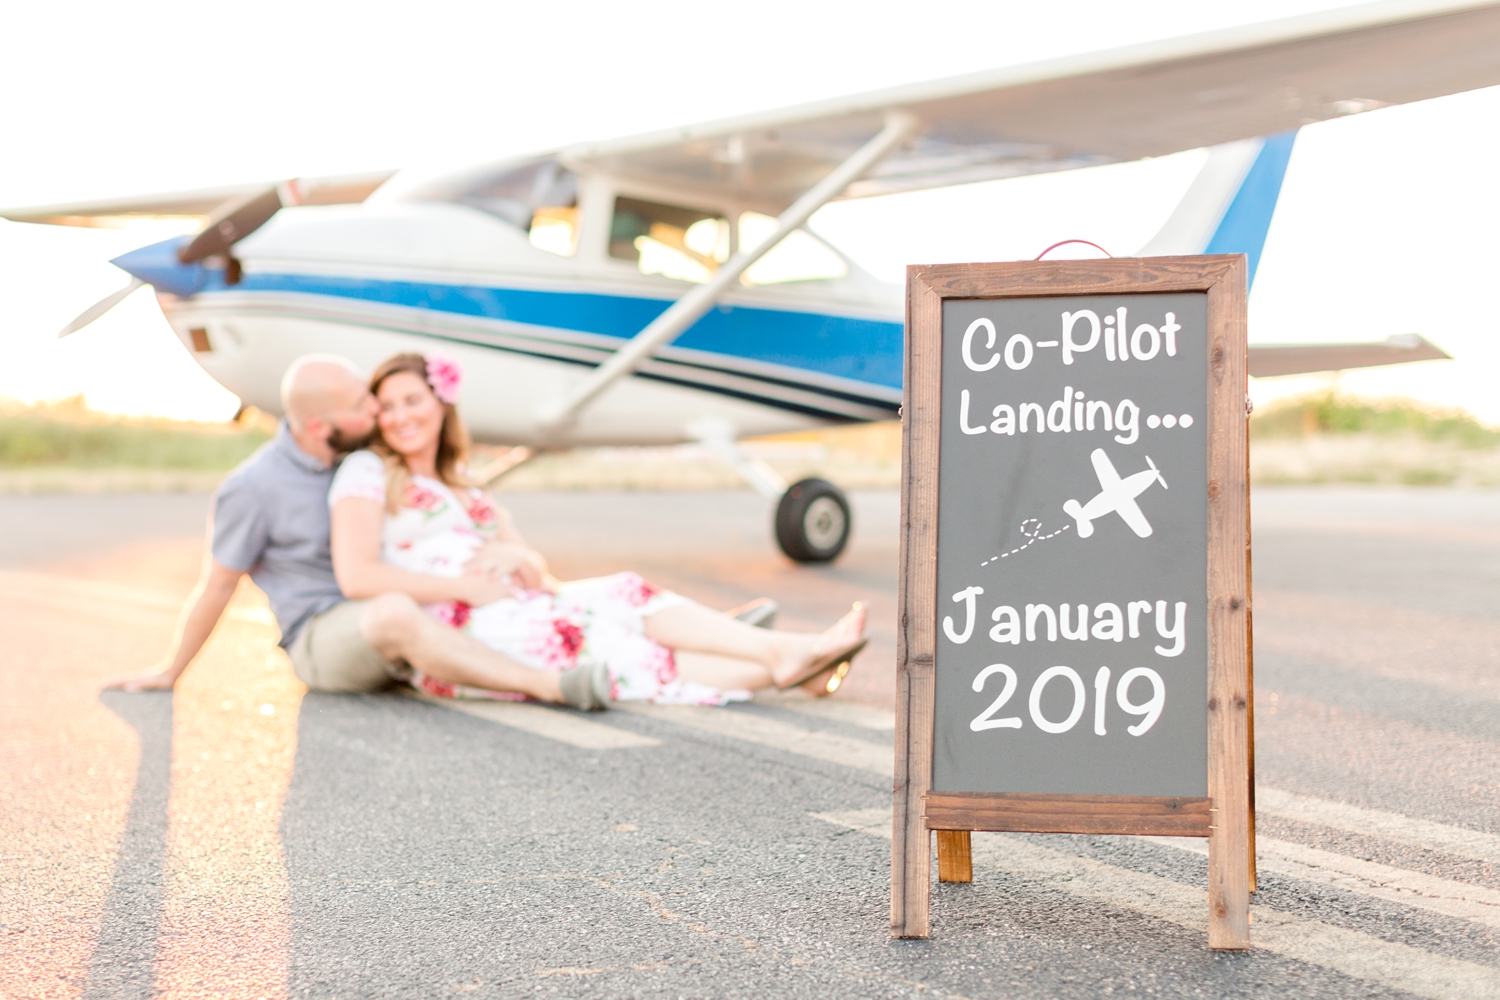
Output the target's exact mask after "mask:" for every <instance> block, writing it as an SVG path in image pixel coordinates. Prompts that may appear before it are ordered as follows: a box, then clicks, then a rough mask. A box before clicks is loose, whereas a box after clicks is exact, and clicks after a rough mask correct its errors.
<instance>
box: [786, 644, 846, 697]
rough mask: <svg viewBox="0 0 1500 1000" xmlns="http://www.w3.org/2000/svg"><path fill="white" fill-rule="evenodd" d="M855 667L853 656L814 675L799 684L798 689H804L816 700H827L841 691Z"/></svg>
mask: <svg viewBox="0 0 1500 1000" xmlns="http://www.w3.org/2000/svg"><path fill="white" fill-rule="evenodd" d="M856 652H858V650H856ZM853 666H854V657H853V655H851V656H850V657H849V658H848V659H846V660H843V661H841V662H839V663H835V664H834V665H833V666H831V667H829V668H828V669H826V670H823V671H821V672H819V673H816V674H813V675H812V676H811V677H809V678H808V679H807V680H805V681H803V682H802V683H801V684H799V685H798V687H800V688H802V690H804V691H806V692H807V693H808V694H810V695H812V696H813V697H814V698H827V697H828V696H829V695H831V694H833V693H834V692H835V691H837V690H838V689H839V686H840V685H841V684H843V683H844V678H845V677H848V676H849V669H850V668H851V667H853Z"/></svg>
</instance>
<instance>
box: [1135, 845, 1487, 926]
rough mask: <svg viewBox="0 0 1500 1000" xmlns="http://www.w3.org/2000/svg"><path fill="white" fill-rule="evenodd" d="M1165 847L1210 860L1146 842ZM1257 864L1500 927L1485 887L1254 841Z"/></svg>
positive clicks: (1197, 850)
mask: <svg viewBox="0 0 1500 1000" xmlns="http://www.w3.org/2000/svg"><path fill="white" fill-rule="evenodd" d="M1143 839H1145V840H1150V841H1153V842H1155V843H1158V844H1161V845H1163V846H1165V847H1175V848H1177V849H1178V850H1180V851H1189V852H1191V853H1193V854H1201V855H1204V856H1207V855H1208V842H1207V841H1204V840H1199V839H1194V838H1188V837H1145V838H1143ZM1255 853H1256V864H1257V865H1258V866H1259V868H1260V869H1261V870H1262V871H1272V872H1276V873H1277V874H1279V875H1289V876H1291V877H1292V878H1298V879H1305V880H1306V881H1309V882H1320V883H1322V884H1324V885H1330V886H1333V887H1335V888H1338V889H1344V890H1346V891H1349V892H1357V893H1359V894H1360V895H1363V896H1373V897H1375V898H1377V899H1384V900H1387V901H1389V902H1392V903H1400V904H1402V905H1403V906H1412V907H1416V908H1417V909H1421V910H1429V911H1431V912H1433V913H1441V914H1442V915H1443V916H1446V917H1458V918H1459V919H1461V920H1472V921H1474V922H1475V923H1479V924H1484V925H1485V926H1487V927H1500V892H1496V891H1495V890H1494V889H1486V888H1485V887H1484V886H1479V885H1469V884H1467V883H1464V882H1454V881H1452V880H1450V879H1445V878H1438V877H1437V876H1435V875H1425V874H1423V873H1422V872H1414V871H1408V870H1407V869H1405V868H1394V867H1392V866H1390V865H1382V864H1377V863H1375V862H1373V861H1365V860H1362V859H1360V858H1351V857H1349V856H1347V855H1344V854H1335V853H1333V852H1332V851H1324V850H1319V849H1318V848H1316V847H1307V846H1304V845H1302V844H1294V843H1292V842H1291V841H1288V840H1273V839H1270V838H1267V837H1257V838H1256V841H1255Z"/></svg>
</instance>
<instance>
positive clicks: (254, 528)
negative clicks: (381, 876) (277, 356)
mask: <svg viewBox="0 0 1500 1000" xmlns="http://www.w3.org/2000/svg"><path fill="white" fill-rule="evenodd" d="M281 403H282V409H283V411H284V412H285V413H286V419H285V420H283V421H282V423H281V426H280V427H278V428H277V431H276V437H275V438H274V439H273V440H271V441H268V442H267V443H266V444H265V445H264V446H262V447H261V448H260V449H259V450H258V451H256V453H255V454H254V455H251V456H250V457H249V458H248V459H246V460H245V461H244V462H243V463H242V464H241V465H240V466H239V467H238V468H236V469H235V470H234V471H233V472H231V473H230V474H229V476H228V478H226V479H225V480H224V482H223V483H222V484H220V486H219V490H218V492H217V493H216V494H215V495H214V509H213V514H212V516H211V517H210V519H209V549H210V553H211V555H210V557H209V558H208V559H207V560H206V562H205V565H204V570H203V576H202V577H201V578H200V580H199V582H198V586H197V589H196V590H195V591H194V592H193V596H192V597H191V598H190V599H189V601H188V605H187V607H186V608H185V609H184V612H183V617H182V621H181V624H180V625H179V627H178V630H177V636H176V639H175V641H174V642H173V646H172V650H171V652H170V654H169V655H168V657H167V659H166V661H165V663H164V664H163V665H162V667H161V668H160V669H159V670H157V671H154V672H152V673H148V674H143V675H139V676H133V677H127V678H121V679H119V680H115V681H111V682H110V683H109V684H108V685H106V686H108V687H118V688H123V689H124V690H126V691H146V690H152V689H159V688H170V687H172V686H173V685H174V684H176V683H177V678H179V677H181V676H182V673H183V671H184V670H186V669H187V668H188V665H189V664H190V663H192V661H193V658H194V657H195V656H197V655H198V651H199V650H200V649H202V648H203V644H204V643H205V642H206V641H207V640H208V637H209V635H210V634H211V633H212V632H213V630H214V626H216V625H217V624H218V622H219V618H220V617H221V616H222V615H223V614H224V609H225V607H227V606H228V604H229V600H230V598H231V597H233V596H234V591H235V588H236V587H238V586H239V582H240V577H242V576H244V575H245V574H247V573H248V574H249V575H250V578H251V579H252V580H254V581H255V584H256V586H258V587H260V589H261V590H262V591H264V592H265V594H266V597H267V598H268V599H269V600H270V602H271V611H272V612H273V613H274V614H275V615H276V622H277V624H278V625H280V627H281V647H282V648H283V649H285V650H286V651H287V654H288V655H289V656H290V657H291V660H292V668H293V670H295V671H296V673H297V676H298V677H299V678H300V679H301V680H302V682H303V683H304V684H306V685H307V686H308V687H309V688H310V689H312V690H314V691H372V690H377V689H379V688H382V687H386V686H388V685H389V684H391V683H392V682H393V681H398V680H401V679H403V678H404V677H406V676H408V674H409V669H410V668H409V666H408V665H410V666H411V667H416V668H417V669H418V670H421V671H422V672H423V673H425V674H427V675H428V676H431V677H435V678H437V679H438V680H442V681H449V682H452V683H455V684H466V685H469V686H472V687H481V688H488V689H490V690H494V691H513V692H519V693H521V694H525V695H529V696H531V697H533V698H536V699H538V700H539V701H550V702H565V703H567V704H570V705H573V706H574V707H575V708H585V709H599V708H604V707H606V706H607V693H606V690H605V689H604V687H603V685H602V684H601V683H600V681H599V678H598V677H595V676H592V674H593V673H599V672H600V671H599V670H593V669H592V668H579V671H570V672H568V673H565V674H562V675H558V674H554V673H550V672H547V671H541V670H532V669H531V668H529V667H524V666H522V665H520V664H518V663H516V662H514V661H513V660H509V659H507V658H506V657H504V656H501V655H500V654H499V653H496V652H494V651H493V650H491V649H488V648H487V647H485V646H482V645H480V644H479V643H478V642H476V641H474V640H473V639H472V638H470V637H469V636H467V635H465V634H464V633H462V632H460V631H458V630H457V629H454V628H451V627H449V626H447V625H444V624H442V623H440V622H438V621H437V620H435V619H434V618H432V617H431V616H430V615H428V614H426V613H425V612H423V611H422V609H421V608H420V607H418V605H417V604H416V602H415V601H413V600H412V599H411V598H410V597H408V596H407V595H405V594H384V595H381V596H380V597H376V598H373V599H371V600H366V601H346V600H345V599H344V595H343V594H342V593H341V592H340V591H339V585H338V582H337V580H335V579H334V575H333V560H332V557H331V556H330V554H329V545H328V535H329V527H328V485H329V483H330V482H331V481H332V479H333V471H334V467H335V466H336V465H337V463H338V459H339V458H340V457H341V456H342V455H344V454H347V453H348V452H351V451H354V450H356V449H357V448H360V447H362V446H363V444H364V442H365V441H366V440H367V439H368V438H369V437H370V435H371V433H372V432H373V431H374V429H375V415H376V411H377V407H376V403H375V398H374V397H373V396H371V395H370V391H369V389H368V387H367V386H366V383H365V378H364V376H363V375H362V374H361V373H360V371H359V370H358V369H357V368H356V367H355V366H354V364H353V363H352V362H350V361H347V360H345V359H343V358H339V357H335V356H332V355H309V356H307V357H304V358H299V359H298V360H297V361H295V362H293V364H292V366H291V368H289V369H288V370H287V373H286V377H285V378H283V379H282V382H281ZM490 561H491V562H494V561H495V560H494V559H493V558H492V559H491V560H490ZM580 671H590V674H589V675H588V676H585V675H584V674H583V673H580ZM574 674H578V676H573V675H574ZM606 681H607V677H606ZM564 691H566V692H567V696H566V697H565V696H564V694H563V692H564Z"/></svg>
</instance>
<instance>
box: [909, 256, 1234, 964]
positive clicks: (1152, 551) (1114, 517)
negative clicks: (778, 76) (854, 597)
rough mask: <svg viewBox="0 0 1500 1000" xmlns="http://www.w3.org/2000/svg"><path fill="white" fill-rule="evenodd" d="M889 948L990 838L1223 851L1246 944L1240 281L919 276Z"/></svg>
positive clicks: (1218, 885) (1090, 272)
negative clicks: (1126, 840)
mask: <svg viewBox="0 0 1500 1000" xmlns="http://www.w3.org/2000/svg"><path fill="white" fill-rule="evenodd" d="M907 316H908V322H907V369H906V400H905V406H904V409H903V420H904V425H905V431H906V437H905V458H904V488H903V523H902V596H901V603H902V618H901V622H902V628H901V633H902V634H901V649H900V664H899V693H898V705H897V761H896V779H897V784H896V815H895V829H894V831H893V833H894V837H893V842H894V845H895V851H894V855H893V871H892V884H893V897H892V911H891V912H892V928H893V933H894V934H895V935H897V936H901V937H924V936H926V934H927V901H928V894H929V892H930V886H929V884H928V883H929V880H930V877H929V873H928V865H929V864H930V853H931V847H930V841H931V837H930V836H929V833H930V832H933V831H935V832H937V833H938V853H939V870H940V878H941V879H942V880H944V881H967V880H968V879H969V878H970V877H971V875H970V865H969V858H968V836H969V831H973V830H999V831H1027V832H1042V833H1047V832H1054V833H1115V834H1151V835H1166V836H1173V835H1175V836H1200V837H1208V838H1209V856H1210V857H1209V861H1210V873H1209V876H1210V877H1209V881H1210V944H1211V945H1212V946H1214V947H1222V948H1242V947H1246V946H1248V936H1247V931H1248V928H1247V924H1248V903H1249V891H1250V879H1251V878H1253V871H1252V862H1251V860H1250V859H1251V851H1250V836H1251V831H1250V795H1251V790H1250V747H1249V738H1250V735H1249V734H1250V671H1249V566H1248V527H1247V514H1248V509H1249V507H1248V494H1247V479H1246V454H1247V451H1246V373H1247V367H1246V350H1245V264H1244V258H1243V257H1240V256H1238V255H1235V256H1207V257H1175V258H1148V259H1119V260H1109V261H1063V262H1049V263H1042V262H1026V263H1015V264H983V265H947V266H935V267H913V268H911V269H909V271H908V314H907Z"/></svg>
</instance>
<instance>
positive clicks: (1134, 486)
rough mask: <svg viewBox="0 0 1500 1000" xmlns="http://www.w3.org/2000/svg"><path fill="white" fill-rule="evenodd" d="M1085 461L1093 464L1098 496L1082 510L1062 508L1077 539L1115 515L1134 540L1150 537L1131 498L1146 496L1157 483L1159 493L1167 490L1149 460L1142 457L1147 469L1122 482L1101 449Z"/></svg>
mask: <svg viewBox="0 0 1500 1000" xmlns="http://www.w3.org/2000/svg"><path fill="white" fill-rule="evenodd" d="M1089 461H1091V462H1093V463H1094V475H1096V476H1098V477H1099V495H1098V496H1096V497H1094V499H1092V500H1090V501H1089V502H1088V503H1086V504H1084V505H1083V506H1079V504H1078V501H1077V500H1069V501H1067V502H1066V503H1064V504H1063V511H1064V512H1065V513H1067V514H1068V515H1069V516H1071V517H1072V518H1073V520H1075V521H1077V522H1078V537H1079V538H1087V537H1089V536H1090V535H1092V534H1093V533H1094V525H1093V522H1094V521H1095V520H1097V519H1098V518H1101V517H1103V516H1104V515H1105V514H1109V513H1111V512H1113V513H1115V514H1119V515H1120V517H1121V519H1122V520H1124V522H1125V523H1126V524H1128V525H1130V530H1131V531H1133V532H1135V533H1136V536H1137V537H1139V538H1146V537H1148V536H1150V534H1151V522H1150V521H1148V520H1146V515H1145V514H1142V513H1141V508H1140V507H1139V506H1138V505H1137V504H1136V502H1135V498H1136V497H1138V496H1140V495H1141V494H1142V493H1144V492H1146V490H1147V489H1149V488H1150V486H1151V484H1152V483H1161V488H1162V489H1166V488H1167V481H1166V479H1164V478H1163V477H1162V474H1161V470H1160V469H1158V468H1157V467H1156V463H1155V462H1153V461H1151V456H1150V455H1147V456H1146V464H1147V465H1149V466H1151V468H1149V469H1144V470H1142V471H1141V472H1137V473H1135V474H1133V475H1130V476H1126V477H1125V478H1124V479H1121V478H1120V474H1119V473H1118V472H1116V471H1115V466H1114V463H1113V462H1111V461H1110V460H1109V456H1108V455H1106V454H1104V449H1103V448H1095V449H1094V451H1093V453H1092V454H1090V455H1089Z"/></svg>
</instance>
